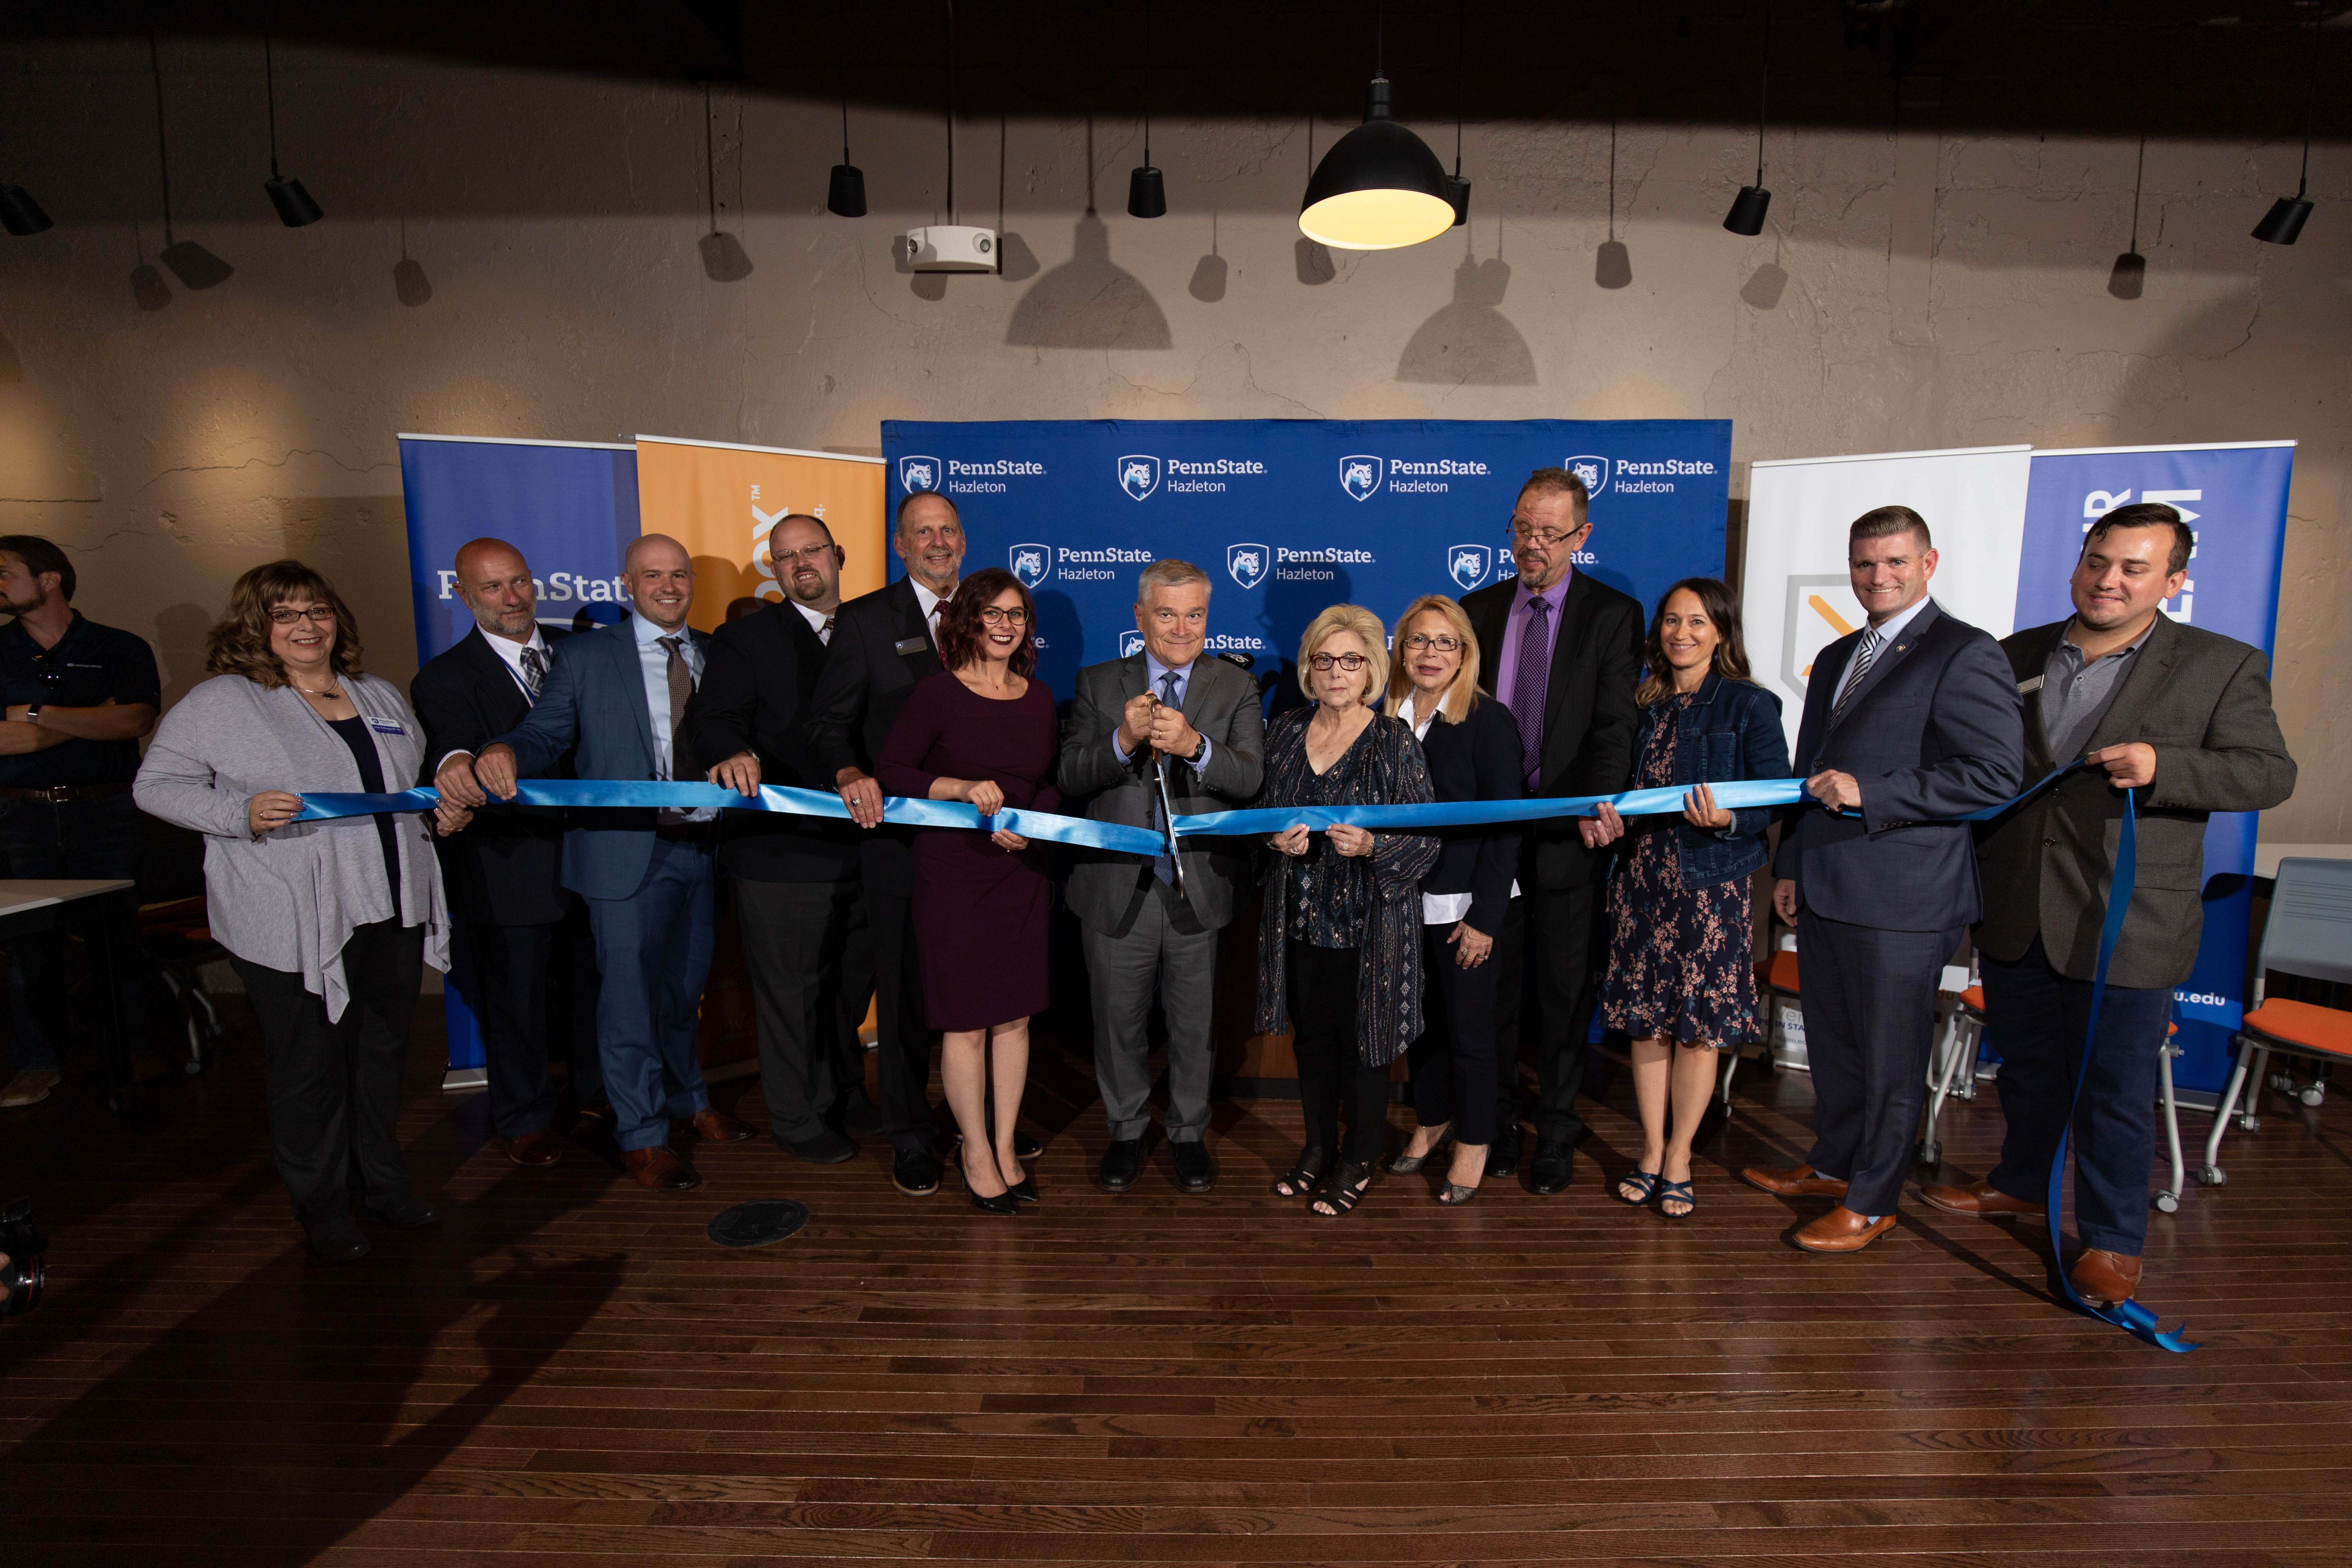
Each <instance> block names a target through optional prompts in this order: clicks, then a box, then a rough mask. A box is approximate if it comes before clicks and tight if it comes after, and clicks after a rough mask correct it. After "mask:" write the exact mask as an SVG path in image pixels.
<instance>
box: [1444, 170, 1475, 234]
mask: <svg viewBox="0 0 2352 1568" xmlns="http://www.w3.org/2000/svg"><path fill="white" fill-rule="evenodd" d="M1445 199H1446V200H1447V201H1449V202H1452V203H1453V204H1454V223H1453V226H1454V227H1455V228H1460V227H1461V226H1463V225H1464V224H1465V223H1468V222H1469V221H1470V182H1469V181H1467V180H1465V179H1464V178H1463V177H1462V176H1461V175H1459V174H1448V175H1446V176H1445Z"/></svg>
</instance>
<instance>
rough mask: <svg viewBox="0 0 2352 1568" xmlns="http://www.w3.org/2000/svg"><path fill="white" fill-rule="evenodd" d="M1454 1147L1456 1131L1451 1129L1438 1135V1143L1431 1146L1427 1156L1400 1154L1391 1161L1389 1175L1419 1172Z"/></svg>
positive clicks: (1408, 1174)
mask: <svg viewBox="0 0 2352 1568" xmlns="http://www.w3.org/2000/svg"><path fill="white" fill-rule="evenodd" d="M1453 1146H1454V1130H1453V1129H1452V1128H1451V1127H1449V1128H1447V1129H1446V1130H1445V1131H1444V1132H1442V1133H1440V1134H1438V1138H1437V1142H1434V1143H1432V1144H1431V1145H1430V1146H1429V1152H1427V1153H1426V1154H1399V1155H1398V1156H1397V1157H1396V1158H1395V1159H1393V1160H1391V1161H1390V1162H1389V1174H1390V1175H1391V1176H1410V1175H1412V1174H1414V1173H1417V1172H1419V1171H1420V1169H1421V1168H1422V1166H1423V1165H1425V1164H1427V1163H1429V1162H1430V1161H1432V1160H1434V1159H1435V1158H1437V1156H1439V1155H1440V1154H1443V1153H1444V1152H1445V1151H1446V1150H1448V1149H1450V1148H1452V1147H1453Z"/></svg>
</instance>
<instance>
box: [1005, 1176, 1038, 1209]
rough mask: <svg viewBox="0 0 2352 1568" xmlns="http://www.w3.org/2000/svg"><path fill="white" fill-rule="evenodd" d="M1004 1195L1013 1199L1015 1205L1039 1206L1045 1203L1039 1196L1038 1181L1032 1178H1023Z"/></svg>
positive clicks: (1006, 1189)
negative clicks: (1038, 1204)
mask: <svg viewBox="0 0 2352 1568" xmlns="http://www.w3.org/2000/svg"><path fill="white" fill-rule="evenodd" d="M1004 1193H1005V1195H1006V1196H1007V1197H1009V1198H1011V1199H1012V1200H1013V1202H1015V1203H1022V1204H1037V1203H1043V1202H1045V1199H1043V1198H1041V1197H1039V1196H1038V1195H1037V1182H1036V1179H1035V1178H1034V1177H1032V1176H1024V1177H1022V1178H1021V1179H1020V1180H1019V1181H1017V1182H1015V1183H1013V1184H1012V1185H1011V1186H1009V1187H1007V1188H1005V1189H1004Z"/></svg>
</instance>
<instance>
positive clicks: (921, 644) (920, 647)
mask: <svg viewBox="0 0 2352 1568" xmlns="http://www.w3.org/2000/svg"><path fill="white" fill-rule="evenodd" d="M890 646H891V647H892V648H893V650H894V651H896V652H898V653H923V652H926V651H928V650H929V647H930V646H931V639H930V638H929V637H900V638H899V639H898V641H897V642H895V643H893V644H891V645H890Z"/></svg>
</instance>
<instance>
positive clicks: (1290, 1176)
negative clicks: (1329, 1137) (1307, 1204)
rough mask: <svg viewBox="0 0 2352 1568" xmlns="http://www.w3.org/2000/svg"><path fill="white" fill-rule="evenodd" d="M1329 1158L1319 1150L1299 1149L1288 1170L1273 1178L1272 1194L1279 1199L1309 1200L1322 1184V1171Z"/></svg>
mask: <svg viewBox="0 0 2352 1568" xmlns="http://www.w3.org/2000/svg"><path fill="white" fill-rule="evenodd" d="M1330 1159H1331V1156H1329V1155H1328V1154H1326V1153H1325V1152H1323V1151H1322V1150H1320V1149H1313V1148H1309V1149H1301V1150H1300V1151H1299V1152H1298V1158H1297V1159H1296V1160H1293V1161H1292V1162H1291V1163H1290V1169H1289V1170H1288V1171H1287V1172H1286V1173H1284V1174H1282V1175H1280V1176H1277V1177H1276V1178H1275V1183H1274V1194H1275V1196H1276V1197H1281V1198H1309V1197H1313V1196H1314V1195H1315V1192H1316V1189H1317V1188H1318V1187H1320V1186H1321V1185H1322V1184H1323V1169H1324V1167H1325V1166H1326V1165H1327V1164H1328V1163H1330Z"/></svg>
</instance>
